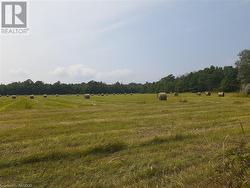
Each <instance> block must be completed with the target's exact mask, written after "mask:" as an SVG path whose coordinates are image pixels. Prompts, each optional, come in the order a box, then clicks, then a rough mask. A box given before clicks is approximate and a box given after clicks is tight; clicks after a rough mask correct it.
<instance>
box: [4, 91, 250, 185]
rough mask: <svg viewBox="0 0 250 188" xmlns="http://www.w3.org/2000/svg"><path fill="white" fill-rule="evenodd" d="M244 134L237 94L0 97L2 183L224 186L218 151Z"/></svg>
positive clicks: (244, 115)
mask: <svg viewBox="0 0 250 188" xmlns="http://www.w3.org/2000/svg"><path fill="white" fill-rule="evenodd" d="M241 125H242V126H243V128H244V131H245V136H244V134H243V133H242V132H243V131H242V129H241ZM242 137H244V138H245V139H246V140H247V142H248V144H247V146H246V147H247V149H249V146H250V145H249V141H250V98H247V97H240V96H238V95H237V94H227V93H226V95H225V97H218V96H217V94H215V93H212V96H205V95H204V94H203V95H202V96H197V95H196V94H192V93H186V94H180V95H179V96H178V97H174V96H170V97H169V98H168V100H167V101H159V100H157V99H156V95H153V94H135V95H109V96H93V97H91V99H90V100H87V99H84V97H83V95H80V96H76V95H71V96H70V95H68V96H62V95H60V96H59V97H56V96H48V98H44V97H43V96H35V98H34V99H33V100H31V99H30V98H29V97H28V96H27V97H25V96H22V97H20V96H17V99H15V100H13V99H11V97H9V98H7V97H4V96H2V97H1V98H0V187H1V186H2V187H3V186H8V185H13V186H17V185H23V186H26V187H53V188H55V187H157V186H158V187H220V186H221V185H220V184H217V180H216V182H215V179H216V177H217V176H218V175H217V173H216V169H218V165H220V160H219V159H218V156H221V155H222V154H223V153H224V152H225V151H227V150H230V149H231V148H233V147H235V146H236V143H237V142H238V141H239V140H240V139H242ZM223 146H224V147H223ZM247 171H248V172H249V169H247ZM248 181H250V178H248ZM248 185H249V184H248ZM248 185H245V187H247V186H248Z"/></svg>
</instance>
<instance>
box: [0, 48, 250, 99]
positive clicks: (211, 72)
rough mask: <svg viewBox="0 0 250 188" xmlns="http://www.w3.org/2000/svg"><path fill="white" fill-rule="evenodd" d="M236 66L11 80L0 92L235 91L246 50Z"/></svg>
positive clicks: (248, 57)
mask: <svg viewBox="0 0 250 188" xmlns="http://www.w3.org/2000/svg"><path fill="white" fill-rule="evenodd" d="M238 56H239V60H238V61H237V62H236V66H235V67H233V66H225V67H215V66H211V67H209V68H205V69H203V70H200V71H197V72H191V73H189V74H186V75H183V76H178V77H175V76H173V75H168V76H167V77H165V78H162V79H161V80H159V81H158V82H153V83H145V84H138V83H130V84H122V83H119V82H117V83H115V84H105V83H103V82H95V81H90V82H88V83H81V84H65V83H61V82H59V81H58V82H56V83H54V84H46V83H43V82H42V81H36V82H33V81H32V80H30V79H29V80H26V81H24V82H14V83H11V84H7V85H3V84H1V85H0V95H14V94H16V95H29V94H35V95H39V94H40V95H41V94H77V93H91V94H92V93H93V94H98V93H157V92H161V91H165V92H198V91H224V92H235V91H239V90H240V89H242V88H241V87H242V86H246V85H249V83H250V50H243V51H242V52H240V53H239V55H238Z"/></svg>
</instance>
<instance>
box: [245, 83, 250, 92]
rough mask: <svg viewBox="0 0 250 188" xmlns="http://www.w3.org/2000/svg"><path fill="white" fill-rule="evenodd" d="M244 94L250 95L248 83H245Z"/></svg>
mask: <svg viewBox="0 0 250 188" xmlns="http://www.w3.org/2000/svg"><path fill="white" fill-rule="evenodd" d="M245 94H247V95H250V84H247V85H246V87H245Z"/></svg>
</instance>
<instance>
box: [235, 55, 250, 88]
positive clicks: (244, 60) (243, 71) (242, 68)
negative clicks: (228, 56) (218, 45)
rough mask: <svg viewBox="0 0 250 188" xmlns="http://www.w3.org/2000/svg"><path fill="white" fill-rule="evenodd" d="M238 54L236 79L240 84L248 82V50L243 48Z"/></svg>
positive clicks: (249, 65) (249, 57)
mask: <svg viewBox="0 0 250 188" xmlns="http://www.w3.org/2000/svg"><path fill="white" fill-rule="evenodd" d="M238 56H239V60H238V61H237V62H236V66H237V68H238V79H239V81H240V83H241V84H242V85H246V84H248V83H250V50H243V51H242V52H240V53H239V55H238Z"/></svg>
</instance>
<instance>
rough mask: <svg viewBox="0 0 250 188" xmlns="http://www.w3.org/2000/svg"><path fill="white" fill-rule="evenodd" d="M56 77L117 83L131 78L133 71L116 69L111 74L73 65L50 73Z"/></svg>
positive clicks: (58, 68)
mask: <svg viewBox="0 0 250 188" xmlns="http://www.w3.org/2000/svg"><path fill="white" fill-rule="evenodd" d="M50 73H51V74H52V75H53V76H54V77H57V78H58V79H60V80H65V81H66V80H71V81H73V82H75V81H85V82H86V81H90V80H97V81H105V82H108V83H113V82H116V81H125V80H128V79H129V78H130V76H131V75H132V73H133V72H132V71H131V70H129V69H115V70H112V71H110V72H103V71H98V70H96V69H93V68H88V67H85V66H83V65H81V64H72V65H69V66H63V67H57V68H56V69H54V70H53V71H51V72H50Z"/></svg>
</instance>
